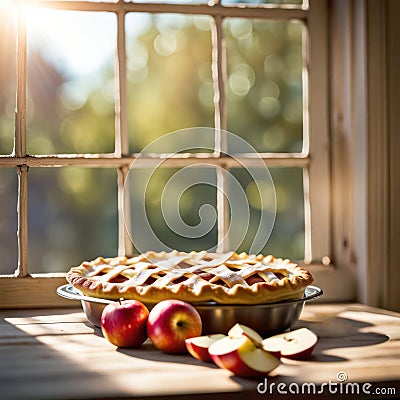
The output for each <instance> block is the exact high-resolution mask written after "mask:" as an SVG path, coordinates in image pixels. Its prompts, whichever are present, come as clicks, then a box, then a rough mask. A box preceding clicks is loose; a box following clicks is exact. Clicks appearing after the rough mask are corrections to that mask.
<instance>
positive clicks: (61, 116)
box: [0, 11, 304, 273]
mask: <svg viewBox="0 0 400 400" xmlns="http://www.w3.org/2000/svg"><path fill="white" fill-rule="evenodd" d="M57 13H60V15H61V17H60V18H61V19H60V20H62V13H63V12H61V11H57ZM77 14H79V13H77ZM93 14H94V13H93ZM85 15H87V16H88V18H90V20H91V21H92V24H93V21H95V20H96V15H92V13H85ZM0 22H4V19H3V20H2V21H0ZM107 23H108V22H107ZM94 25H95V26H96V24H95V23H94ZM92 26H93V25H92ZM126 27H127V33H128V35H127V43H126V47H127V55H128V59H127V71H128V120H129V121H128V123H129V140H130V151H131V152H137V151H141V150H142V149H143V148H144V147H145V146H146V145H147V144H148V143H150V142H151V141H153V140H154V139H156V138H157V137H160V136H161V135H164V134H167V133H169V132H172V131H175V130H178V129H182V128H187V127H193V126H213V125H214V115H213V112H214V110H213V86H212V74H211V31H210V20H209V18H208V17H200V16H199V17H194V16H183V15H150V14H128V15H127V17H126ZM115 28H116V20H115V19H110V22H109V25H107V24H104V23H99V24H97V29H98V30H102V31H104V30H107V29H109V30H110V32H114V31H115ZM74 29H78V30H79V29H80V27H79V25H76V26H75V28H74ZM301 30H302V27H301V24H300V23H298V22H281V21H273V22H272V21H269V22H265V21H264V22H263V21H259V20H251V21H245V20H241V19H227V20H226V22H225V24H224V32H225V35H226V45H227V68H228V71H227V72H228V77H227V83H228V84H227V106H228V128H229V130H230V131H231V132H233V133H236V134H238V135H240V136H241V137H243V138H244V139H246V140H248V141H249V142H250V143H251V144H252V145H253V146H254V147H255V148H256V149H257V150H258V151H271V152H274V151H299V150H301V146H302V117H301V115H302V114H301V108H302V102H301V99H302V84H301V73H302V62H301V48H302V42H301ZM0 31H1V32H2V33H3V34H2V35H0V37H1V39H0V65H1V70H0V71H1V72H0V88H1V90H0V93H1V95H0V154H1V153H2V154H7V153H10V152H11V150H12V137H13V108H14V107H15V103H14V102H15V96H14V90H15V79H14V78H13V77H14V75H15V72H14V71H15V63H14V61H13V60H14V59H15V57H14V52H15V47H14V43H15V41H13V40H12V35H10V32H11V31H12V24H11V25H10V24H8V25H7V24H0ZM3 31H4V32H3ZM5 33H7V35H6V34H5ZM91 34H92V35H93V41H94V45H96V46H98V47H99V46H100V48H101V43H96V30H95V31H92V32H91ZM14 39H15V37H14ZM51 40H52V37H51V32H49V29H44V31H43V32H42V35H41V36H39V39H36V42H35V43H30V44H29V51H28V110H27V146H28V152H29V153H30V154H51V153H102V152H113V151H114V130H115V128H114V71H113V63H114V59H113V56H114V55H113V54H112V53H110V54H108V55H107V57H106V59H107V61H106V62H103V63H101V64H100V63H99V65H97V64H96V60H93V59H92V60H88V62H91V63H92V64H93V65H94V66H95V67H94V69H93V71H92V73H91V74H90V75H86V76H81V75H79V74H77V73H76V71H75V72H74V71H73V70H72V69H69V68H68V67H67V66H66V65H65V63H64V64H63V62H62V61H61V62H60V59H57V54H52V52H54V51H55V50H54V49H55V48H57V47H55V46H54V44H53V45H51ZM65 41H68V37H65ZM10 43H12V45H11V44H10ZM49 43H50V44H49ZM57 45H58V51H62V49H61V50H60V46H61V45H62V44H61V43H58V44H57ZM74 46H76V47H77V48H79V46H82V44H81V43H80V42H74ZM81 50H82V53H83V54H84V49H81ZM10 110H11V111H10ZM299 110H300V111H299ZM0 172H1V175H0V179H1V182H0V196H1V197H0V201H1V204H2V205H4V204H7V207H12V205H13V204H15V203H16V179H14V178H12V177H11V178H10V176H15V173H14V171H8V172H10V173H8V172H7V173H6V175H7V177H6V178H4V176H5V173H4V171H0ZM172 173H173V170H167V169H165V170H164V171H162V172H160V176H161V178H159V180H158V181H157V176H155V182H154V187H158V188H159V187H162V184H163V182H164V181H165V179H166V177H167V176H169V175H170V174H172ZM232 173H233V174H236V176H237V179H239V181H240V183H241V185H242V186H243V188H244V190H245V192H246V194H248V199H249V204H250V208H251V218H252V219H253V220H254V221H256V219H257V215H258V213H259V209H258V208H257V207H258V204H259V201H258V200H257V194H254V190H253V188H252V182H251V181H249V179H248V176H247V175H246V173H245V172H243V171H240V170H236V171H235V170H232ZM271 173H272V176H273V178H274V181H275V186H276V195H277V207H278V214H277V219H276V225H275V228H274V231H273V233H272V236H271V239H270V241H269V243H268V245H267V246H266V248H265V251H266V252H268V253H272V254H274V255H276V256H282V257H290V258H295V259H301V258H302V257H303V256H304V211H303V209H304V204H303V188H302V172H301V170H300V169H295V168H279V169H273V170H272V171H271ZM164 175H165V176H164ZM266 190H267V189H266ZM157 193H158V192H157ZM233 195H234V194H233ZM116 196H117V194H116V171H115V170H113V169H91V168H72V167H65V168H59V169H58V168H57V169H31V170H30V171H29V201H30V208H29V241H30V247H29V257H30V258H29V262H30V268H31V271H32V272H40V271H45V272H48V271H66V270H68V269H69V267H70V266H71V265H73V264H77V263H80V262H81V261H82V260H83V259H91V258H94V257H96V256H97V255H104V256H114V255H116V254H117V236H118V234H117V230H118V229H117V198H116ZM204 203H210V204H214V205H215V203H216V190H215V188H210V187H202V186H199V187H198V188H194V189H193V190H192V191H191V192H188V193H186V194H185V195H184V196H182V198H181V201H180V204H179V207H180V210H181V212H182V218H183V219H184V220H185V221H186V222H187V223H188V224H189V225H195V224H196V223H198V210H199V208H200V206H201V205H202V204H204ZM10 204H11V206H10ZM159 205H160V204H159V201H158V200H157V197H156V196H155V197H154V196H153V197H151V196H150V197H149V198H148V199H146V209H147V210H148V214H149V216H150V220H151V224H152V225H153V227H154V229H155V231H156V232H157V233H158V234H159V236H160V238H161V239H162V240H164V241H165V242H166V243H167V244H168V245H170V246H172V247H175V248H178V249H181V250H192V249H197V250H199V249H201V248H205V247H210V245H211V244H212V243H213V242H216V236H217V235H216V229H213V230H212V231H211V232H210V234H209V235H207V236H206V237H205V238H203V239H198V240H197V241H196V243H194V242H193V241H191V240H187V239H185V238H181V237H179V236H177V235H174V234H173V233H171V231H170V230H169V229H168V227H167V226H166V225H165V224H163V223H162V219H161V218H162V216H161V214H160V208H159ZM7 207H1V208H0V239H1V248H0V250H1V252H2V255H3V260H6V261H5V262H6V263H7V264H9V263H13V264H14V265H15V262H14V261H13V259H14V258H15V257H16V255H15V248H16V245H15V243H16V240H15V231H16V217H12V218H9V214H10V213H9V211H7V210H8V208H7ZM14 210H15V208H14ZM11 215H15V213H11ZM160 221H161V222H160ZM251 235H252V233H251V229H250V231H249V235H248V236H247V237H246V240H245V242H244V243H243V244H242V246H241V248H240V250H246V248H247V247H248V244H249V241H251ZM202 240H203V241H202ZM13 249H14V250H13ZM2 266H4V265H3V263H2ZM0 272H7V273H9V272H10V269H9V268H8V269H6V270H1V271H0ZM11 272H12V271H11Z"/></svg>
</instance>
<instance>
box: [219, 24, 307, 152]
mask: <svg viewBox="0 0 400 400" xmlns="http://www.w3.org/2000/svg"><path fill="white" fill-rule="evenodd" d="M302 26H303V25H302V23H301V22H297V21H290V22H289V21H284V22H283V21H263V20H249V19H242V18H227V19H226V20H225V25H224V29H225V35H226V46H227V69H228V79H227V87H226V92H227V107H228V130H229V131H230V132H233V133H236V134H238V135H240V136H241V137H243V139H245V140H247V141H248V142H249V143H250V144H251V145H252V146H254V148H255V149H256V150H257V151H260V152H300V151H301V149H302V141H303V99H302V97H303V93H302V92H303V85H302V67H303V59H302Z"/></svg>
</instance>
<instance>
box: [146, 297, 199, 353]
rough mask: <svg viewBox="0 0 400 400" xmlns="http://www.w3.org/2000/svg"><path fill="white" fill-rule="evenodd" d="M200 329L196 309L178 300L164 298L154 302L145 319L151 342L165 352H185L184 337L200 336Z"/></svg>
mask: <svg viewBox="0 0 400 400" xmlns="http://www.w3.org/2000/svg"><path fill="white" fill-rule="evenodd" d="M201 330H202V323H201V317H200V314H199V313H198V311H197V310H196V309H195V308H194V307H193V306H192V305H190V304H188V303H185V302H183V301H180V300H164V301H162V302H160V303H158V304H156V305H155V306H154V308H152V310H151V311H150V314H149V319H148V320H147V334H148V336H149V338H150V340H151V342H152V343H153V344H154V346H155V347H157V349H159V350H161V351H163V352H165V353H184V352H186V345H185V339H188V338H191V337H194V336H200V335H201Z"/></svg>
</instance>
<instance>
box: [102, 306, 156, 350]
mask: <svg viewBox="0 0 400 400" xmlns="http://www.w3.org/2000/svg"><path fill="white" fill-rule="evenodd" d="M148 317H149V310H148V309H147V307H146V306H145V305H144V304H143V303H141V302H140V301H137V300H125V301H122V300H119V302H115V303H110V304H107V306H106V307H105V308H104V310H103V312H102V314H101V331H102V332H103V335H104V337H105V338H106V339H107V340H108V341H109V342H111V343H112V344H113V345H115V346H117V347H139V346H140V345H142V344H143V343H144V342H145V340H146V339H147V334H146V323H147V319H148Z"/></svg>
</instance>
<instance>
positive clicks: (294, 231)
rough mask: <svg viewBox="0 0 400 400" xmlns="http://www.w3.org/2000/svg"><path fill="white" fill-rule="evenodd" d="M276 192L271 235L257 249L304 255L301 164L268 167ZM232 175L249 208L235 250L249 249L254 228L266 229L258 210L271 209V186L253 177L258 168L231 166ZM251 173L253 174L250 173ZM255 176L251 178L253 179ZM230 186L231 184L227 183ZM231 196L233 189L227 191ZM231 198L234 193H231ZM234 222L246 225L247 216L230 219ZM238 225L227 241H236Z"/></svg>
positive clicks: (286, 255) (285, 255) (297, 256)
mask: <svg viewBox="0 0 400 400" xmlns="http://www.w3.org/2000/svg"><path fill="white" fill-rule="evenodd" d="M269 170H270V173H271V176H272V179H273V181H274V186H275V195H276V219H275V224H274V228H273V230H272V233H271V236H270V238H269V240H268V241H267V239H268V238H267V237H266V238H265V241H264V242H267V243H266V244H265V246H264V248H263V250H262V251H261V252H262V253H263V254H272V255H274V256H275V257H282V258H290V259H292V260H302V259H304V198H303V172H302V169H301V168H270V169H269ZM230 172H231V174H232V175H233V177H234V178H236V179H237V180H238V182H239V183H240V185H241V187H242V188H243V190H244V192H245V194H246V197H247V201H248V204H249V208H250V218H249V227H248V230H247V234H246V236H245V237H244V240H243V241H242V243H241V245H240V247H239V249H238V251H246V252H248V251H249V248H250V247H251V246H252V243H253V240H254V237H255V235H256V232H257V230H258V229H261V230H264V231H266V232H267V231H268V227H264V226H263V225H262V223H261V224H260V218H261V212H262V211H263V210H264V211H266V212H273V208H274V207H273V206H274V204H275V203H274V197H275V196H274V188H273V187H272V186H271V185H270V184H267V183H265V182H263V181H257V179H258V172H259V171H257V170H254V169H251V168H250V169H249V170H246V169H244V168H232V169H231V170H230ZM249 172H251V175H250V173H249ZM252 175H253V176H252ZM254 177H255V179H254ZM229 186H230V187H232V185H229ZM230 195H231V196H234V193H230ZM232 198H234V197H232ZM233 222H234V223H235V224H237V225H236V226H238V227H240V226H243V225H245V226H246V225H247V223H248V221H247V220H244V219H243V220H237V219H236V220H235V221H233ZM238 232H240V229H232V234H231V236H230V240H231V243H232V242H238V241H239V240H240V239H242V238H241V237H240V238H238V237H237V235H238Z"/></svg>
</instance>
